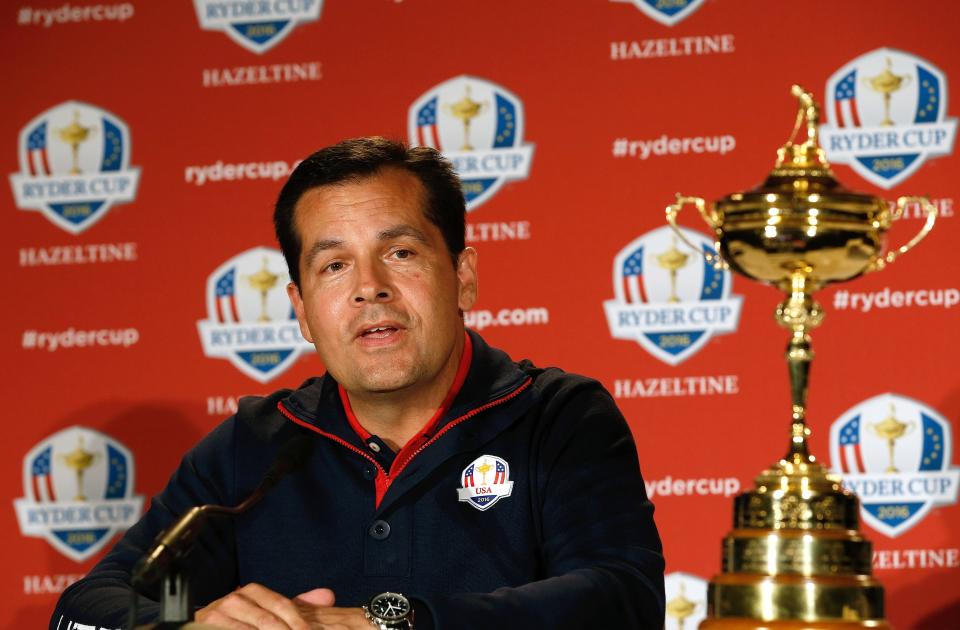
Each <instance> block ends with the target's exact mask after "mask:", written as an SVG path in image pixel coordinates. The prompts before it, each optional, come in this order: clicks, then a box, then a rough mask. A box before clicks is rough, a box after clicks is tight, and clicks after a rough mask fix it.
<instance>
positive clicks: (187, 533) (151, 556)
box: [132, 433, 315, 621]
mask: <svg viewBox="0 0 960 630" xmlns="http://www.w3.org/2000/svg"><path fill="white" fill-rule="evenodd" d="M314 438H315V436H314V435H313V434H311V433H301V434H299V435H297V436H296V437H293V438H290V439H289V440H287V442H285V443H284V444H283V446H282V447H281V448H280V452H279V453H278V455H277V459H276V460H275V461H274V463H273V466H271V467H270V470H269V471H267V473H266V474H265V475H264V476H263V480H262V481H261V482H260V485H259V486H257V488H256V489H255V490H254V491H253V492H252V493H251V494H250V496H248V497H247V498H246V499H244V500H243V502H241V503H239V504H238V505H236V506H233V507H228V506H225V505H213V504H207V505H199V506H195V507H192V508H190V509H189V510H187V512H186V513H185V514H183V515H182V516H181V517H180V518H179V519H177V520H176V521H175V522H174V523H173V525H171V526H169V527H168V528H166V529H165V530H163V531H162V532H160V534H158V535H157V537H156V539H155V540H154V542H153V545H152V546H151V547H150V549H149V551H147V553H146V554H145V555H144V556H143V557H142V558H140V560H138V561H137V564H136V565H135V566H134V567H133V578H132V584H133V586H134V588H135V589H136V588H137V587H146V586H150V585H152V584H155V583H156V582H157V581H159V580H161V579H163V580H164V588H163V596H162V598H161V614H160V617H161V619H160V620H161V621H190V620H192V619H193V607H192V605H191V603H190V593H189V590H190V589H189V586H188V580H187V576H186V575H185V574H184V573H183V571H182V563H183V560H184V558H185V557H186V555H187V554H188V553H189V552H190V550H191V549H192V548H193V545H194V543H195V542H196V540H197V538H198V537H199V536H200V534H201V533H202V532H203V529H204V527H205V526H206V523H207V520H208V518H209V517H211V516H231V515H237V514H242V513H243V512H246V511H247V510H248V509H250V508H251V507H253V505H255V504H256V503H257V502H259V501H260V499H262V498H263V497H264V495H265V494H266V493H267V492H268V491H269V490H270V489H271V488H273V487H274V486H275V485H277V483H278V482H279V481H280V480H281V479H283V478H284V477H286V476H287V475H289V474H290V473H291V472H293V471H295V470H297V469H298V468H300V467H301V466H302V465H303V464H304V462H306V460H307V458H308V457H309V455H310V453H311V452H312V451H313V445H314ZM171 598H174V600H175V601H171ZM170 617H172V618H170Z"/></svg>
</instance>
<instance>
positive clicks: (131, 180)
mask: <svg viewBox="0 0 960 630" xmlns="http://www.w3.org/2000/svg"><path fill="white" fill-rule="evenodd" d="M19 143H20V172H19V173H14V174H12V175H10V183H11V185H12V186H13V197H14V200H15V202H16V204H17V207H18V208H20V209H21V210H38V211H40V212H42V213H43V214H44V216H46V217H47V218H48V219H50V221H52V222H53V223H54V224H55V225H57V226H59V227H61V228H63V229H64V230H67V231H68V232H72V233H73V234H77V233H79V232H82V231H83V230H85V229H87V228H88V227H90V226H91V225H93V224H94V223H96V222H97V221H99V220H100V219H102V218H103V216H104V215H105V214H107V211H108V210H109V209H110V208H111V207H112V206H113V205H114V204H120V203H128V202H130V201H133V199H134V197H136V194H137V182H138V181H139V179H140V169H139V168H136V167H131V166H130V131H129V130H128V129H127V125H126V123H124V122H123V121H122V120H120V119H119V118H117V117H116V116H114V115H113V114H111V113H110V112H108V111H106V110H104V109H100V108H99V107H96V106H95V105H88V104H87V103H81V102H79V101H66V102H64V103H61V104H59V105H57V106H56V107H52V108H50V109H48V110H47V111H45V112H43V113H42V114H40V115H39V116H37V117H36V118H34V119H33V120H31V121H30V122H29V123H28V124H27V126H26V127H24V128H23V129H22V130H21V131H20V141H19Z"/></svg>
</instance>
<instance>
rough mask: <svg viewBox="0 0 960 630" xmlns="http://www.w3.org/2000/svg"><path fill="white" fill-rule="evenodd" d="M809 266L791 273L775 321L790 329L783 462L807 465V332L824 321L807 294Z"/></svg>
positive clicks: (809, 348)
mask: <svg viewBox="0 0 960 630" xmlns="http://www.w3.org/2000/svg"><path fill="white" fill-rule="evenodd" d="M810 271H811V270H810V269H809V268H802V269H797V270H796V271H794V272H793V274H791V276H790V297H788V298H787V299H786V300H784V301H783V302H782V303H781V304H780V305H779V306H778V307H777V322H779V323H780V325H781V326H784V327H785V328H788V329H790V330H791V331H792V333H793V334H792V335H791V337H790V341H789V343H788V344H787V352H786V358H787V368H788V371H789V374H790V393H791V398H792V403H793V405H792V414H791V416H792V426H791V430H790V448H789V449H788V451H787V456H786V458H785V459H786V461H788V462H790V463H792V464H810V463H813V458H812V457H811V455H810V450H809V448H808V447H807V438H808V437H809V435H810V429H809V428H808V427H807V421H806V420H807V389H808V383H809V379H810V362H811V361H813V356H814V354H813V346H812V343H811V339H810V333H809V331H810V330H812V329H814V328H816V327H817V326H819V325H820V322H822V321H823V309H821V307H820V305H819V304H818V303H817V302H815V301H814V300H813V298H811V297H810V288H809V287H808V274H809V273H810Z"/></svg>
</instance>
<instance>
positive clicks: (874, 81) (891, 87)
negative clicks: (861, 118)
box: [864, 57, 910, 127]
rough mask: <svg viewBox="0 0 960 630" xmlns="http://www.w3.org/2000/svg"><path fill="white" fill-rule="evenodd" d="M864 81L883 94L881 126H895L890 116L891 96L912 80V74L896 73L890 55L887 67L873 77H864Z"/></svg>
mask: <svg viewBox="0 0 960 630" xmlns="http://www.w3.org/2000/svg"><path fill="white" fill-rule="evenodd" d="M864 81H865V82H866V84H867V85H869V86H870V88H871V89H873V91H874V92H879V93H880V94H882V95H883V120H881V121H880V126H881V127H893V125H894V122H893V120H892V119H891V118H890V97H891V96H892V95H893V93H894V92H896V91H897V90H899V89H900V88H902V87H904V86H905V85H907V84H908V83H909V82H910V75H905V74H894V73H893V62H892V61H891V60H890V57H887V67H886V68H884V69H883V72H881V73H880V74H877V75H874V76H872V77H864Z"/></svg>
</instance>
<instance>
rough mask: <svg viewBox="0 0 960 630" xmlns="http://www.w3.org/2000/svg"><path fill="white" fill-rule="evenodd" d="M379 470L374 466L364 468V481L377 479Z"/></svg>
mask: <svg viewBox="0 0 960 630" xmlns="http://www.w3.org/2000/svg"><path fill="white" fill-rule="evenodd" d="M376 477H377V469H376V468H374V467H373V466H364V467H363V478H364V479H376Z"/></svg>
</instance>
